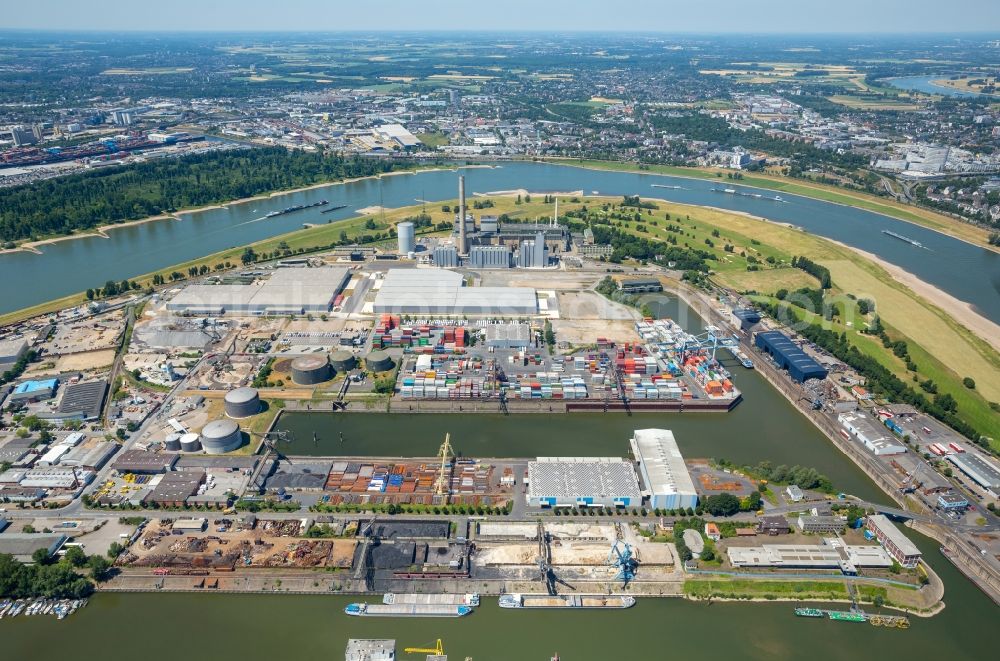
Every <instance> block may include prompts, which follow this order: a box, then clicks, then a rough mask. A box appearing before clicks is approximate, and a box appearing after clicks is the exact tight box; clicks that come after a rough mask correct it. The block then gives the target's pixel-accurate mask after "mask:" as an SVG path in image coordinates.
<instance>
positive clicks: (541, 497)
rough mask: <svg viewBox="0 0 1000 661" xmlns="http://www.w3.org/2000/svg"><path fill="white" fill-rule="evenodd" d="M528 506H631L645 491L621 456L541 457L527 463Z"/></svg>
mask: <svg viewBox="0 0 1000 661" xmlns="http://www.w3.org/2000/svg"><path fill="white" fill-rule="evenodd" d="M527 500H528V506H529V507H609V508H610V507H631V506H636V505H639V504H641V502H642V493H641V492H640V491H639V482H638V481H637V480H636V477H635V470H633V468H632V465H631V464H630V463H629V462H627V461H623V460H622V459H619V458H618V457H538V459H537V460H535V461H531V462H529V463H528V497H527Z"/></svg>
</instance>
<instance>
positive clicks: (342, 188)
mask: <svg viewBox="0 0 1000 661" xmlns="http://www.w3.org/2000/svg"><path fill="white" fill-rule="evenodd" d="M464 174H465V175H466V183H467V186H468V190H469V191H472V192H489V191H499V190H510V189H515V188H525V189H528V190H529V191H577V190H582V191H584V192H585V193H587V194H590V193H591V192H592V191H598V192H599V193H600V194H602V195H615V196H617V195H635V194H640V195H644V196H650V197H660V198H664V199H668V200H671V201H675V202H682V203H686V204H694V205H703V206H704V205H710V206H715V207H720V208H724V209H729V210H733V211H742V212H746V213H750V214H754V215H757V216H762V217H764V218H768V219H771V220H775V221H780V222H786V223H791V224H794V225H797V226H799V227H802V228H804V229H805V230H807V231H809V232H812V233H815V234H817V235H821V236H825V237H829V238H832V239H836V240H838V241H842V242H844V243H846V244H848V245H851V246H855V247H858V248H861V249H863V250H866V251H868V252H871V253H874V254H876V255H878V256H880V257H882V258H884V259H885V260H887V261H889V262H892V263H894V264H897V265H899V266H900V267H902V268H903V269H905V270H907V271H909V272H911V273H913V274H915V275H916V276H918V277H919V278H921V279H922V280H924V281H926V282H928V283H931V284H933V285H935V286H937V287H939V288H941V289H942V290H944V291H946V292H948V293H950V294H952V295H953V296H955V297H956V298H959V299H961V300H963V301H967V302H968V303H971V304H972V305H973V306H975V308H977V309H978V310H979V311H980V313H982V314H983V315H984V316H986V317H988V318H989V319H992V320H993V321H995V322H998V323H1000V293H998V292H1000V255H998V254H996V253H994V252H991V251H989V250H985V249H983V248H978V247H976V246H973V245H970V244H968V243H964V242H962V241H959V240H957V239H953V238H950V237H948V236H945V235H943V234H939V233H938V232H934V231H933V230H929V229H924V228H922V227H919V226H916V225H912V224H910V223H906V222H903V221H899V220H894V219H892V218H889V217H887V216H883V215H880V214H876V213H872V212H870V211H864V210H861V209H855V208H852V207H846V206H841V205H837V204H833V203H830V202H823V201H820V200H813V199H810V198H806V197H800V196H795V195H789V194H784V193H783V194H782V196H783V197H784V198H785V200H786V201H785V202H776V201H772V200H766V199H756V198H750V197H742V196H736V195H728V194H725V193H718V192H713V191H712V189H713V188H719V187H722V186H730V185H731V184H730V182H729V181H728V180H722V181H703V180H695V179H683V178H677V177H665V176H659V175H653V174H639V173H627V172H609V171H598V170H586V169H582V168H576V167H570V166H564V165H549V164H539V163H505V164H503V166H502V167H497V168H469V169H465V170H464ZM654 183H658V184H662V185H676V186H681V187H682V188H680V189H669V188H654V187H652V184H654ZM740 188H741V189H742V190H745V191H755V190H758V189H753V188H750V187H740ZM759 192H761V193H762V194H764V195H768V196H771V197H773V196H774V192H772V191H759ZM456 195H457V183H456V175H455V172H453V171H429V172H422V173H419V174H406V175H397V176H390V177H383V178H382V179H366V180H362V181H357V182H352V183H348V184H332V185H330V186H324V187H322V188H315V189H311V190H308V191H302V192H298V193H290V194H288V195H281V196H276V197H274V198H270V199H267V200H257V201H253V202H247V203H244V204H238V205H233V206H230V207H225V208H220V209H211V210H208V211H203V212H199V213H189V214H184V215H183V216H182V217H183V220H180V221H175V220H165V221H158V222H150V223H143V224H139V225H130V226H127V227H120V228H116V229H113V230H111V231H110V232H108V235H109V237H110V238H107V239H105V238H100V237H86V238H80V239H76V240H70V241H61V242H58V243H54V244H48V245H44V246H42V247H41V251H42V253H43V254H41V255H37V254H33V253H29V252H14V253H7V254H3V255H0V282H4V283H6V284H7V285H8V286H6V287H4V295H3V297H2V298H0V313H2V312H9V311H11V310H16V309H19V308H23V307H27V306H29V305H35V304H37V303H42V302H44V301H48V300H51V299H54V298H58V297H60V296H65V295H67V294H71V293H74V292H78V291H81V290H83V289H85V288H87V287H98V286H101V285H103V284H104V282H106V281H107V280H109V279H111V280H121V279H123V278H129V277H135V276H137V275H141V274H143V273H149V272H151V271H154V270H157V269H163V268H166V267H168V266H171V265H173V264H177V263H180V262H183V261H186V260H189V259H194V258H197V257H202V256H204V255H207V254H210V253H212V252H216V251H219V250H223V249H226V248H230V247H233V246H240V245H244V244H247V243H251V242H253V241H258V240H261V239H265V238H268V237H272V236H276V235H278V234H283V233H285V232H289V231H292V230H296V229H300V228H301V227H302V224H303V223H305V222H311V223H317V222H318V223H322V222H326V221H336V220H342V219H345V218H349V217H352V216H354V215H356V210H357V209H362V208H365V207H368V206H371V205H377V204H379V203H380V201H381V203H382V204H384V205H385V206H387V207H401V206H407V205H412V204H416V203H417V202H418V201H419V200H429V201H434V200H447V199H453V198H455V197H456ZM324 198H325V199H328V200H329V201H330V204H332V205H339V204H345V205H347V206H346V208H344V209H341V210H340V211H336V212H333V213H328V214H320V210H319V209H310V210H308V211H302V212H298V213H292V214H288V215H285V216H278V217H276V218H270V219H264V214H266V213H267V212H269V211H274V210H277V209H282V208H284V207H287V206H290V205H293V204H308V203H310V202H315V201H318V200H321V199H324ZM882 230H890V231H894V232H896V233H898V234H902V235H904V236H908V237H911V238H913V239H915V240H917V241H919V242H920V243H922V244H923V245H924V246H926V247H925V248H917V247H915V246H912V245H910V244H909V243H906V242H904V241H901V240H899V239H894V238H892V237H890V236H886V235H885V234H883V233H882ZM859 293H862V292H859Z"/></svg>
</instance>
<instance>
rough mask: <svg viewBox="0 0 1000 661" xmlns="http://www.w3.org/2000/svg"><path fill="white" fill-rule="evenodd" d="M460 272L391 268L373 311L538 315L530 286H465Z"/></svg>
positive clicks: (533, 291) (379, 312)
mask: <svg viewBox="0 0 1000 661" xmlns="http://www.w3.org/2000/svg"><path fill="white" fill-rule="evenodd" d="M463 283H464V278H463V277H462V275H461V274H460V273H456V272H454V271H448V270H446V269H391V270H389V271H388V272H387V273H386V276H385V279H384V280H383V281H382V286H381V288H380V289H379V292H378V295H377V296H376V297H375V306H374V311H375V312H376V313H377V314H382V313H394V314H494V315H499V316H511V315H526V314H535V313H536V312H537V311H538V302H537V298H536V296H535V290H534V289H529V288H527V287H463V286H462V285H463Z"/></svg>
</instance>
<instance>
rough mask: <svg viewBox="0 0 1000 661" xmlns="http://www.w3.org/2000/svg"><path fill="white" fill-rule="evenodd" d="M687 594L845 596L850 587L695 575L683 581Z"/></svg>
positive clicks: (700, 596) (802, 597)
mask: <svg viewBox="0 0 1000 661" xmlns="http://www.w3.org/2000/svg"><path fill="white" fill-rule="evenodd" d="M684 594H685V595H687V596H689V597H697V598H700V599H707V598H709V597H720V598H727V599H792V598H794V599H802V600H807V599H843V600H847V598H848V596H847V587H846V586H845V585H844V583H843V582H841V581H792V580H787V581H781V580H774V581H771V580H754V579H740V578H733V579H725V578H717V579H716V578H712V579H703V578H692V579H687V580H685V581H684Z"/></svg>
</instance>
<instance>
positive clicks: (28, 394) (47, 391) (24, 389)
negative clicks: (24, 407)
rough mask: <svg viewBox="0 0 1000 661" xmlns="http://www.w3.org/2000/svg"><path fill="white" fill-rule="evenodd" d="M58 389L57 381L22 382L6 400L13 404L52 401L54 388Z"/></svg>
mask: <svg viewBox="0 0 1000 661" xmlns="http://www.w3.org/2000/svg"><path fill="white" fill-rule="evenodd" d="M58 387H59V379H44V380H41V381H23V382H21V383H19V384H17V385H16V386H15V387H14V392H12V393H11V394H10V397H9V398H8V399H9V400H10V402H11V403H12V404H13V403H15V402H18V403H25V404H26V403H28V402H40V401H42V400H46V399H52V398H53V397H55V395H56V388H58Z"/></svg>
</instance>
